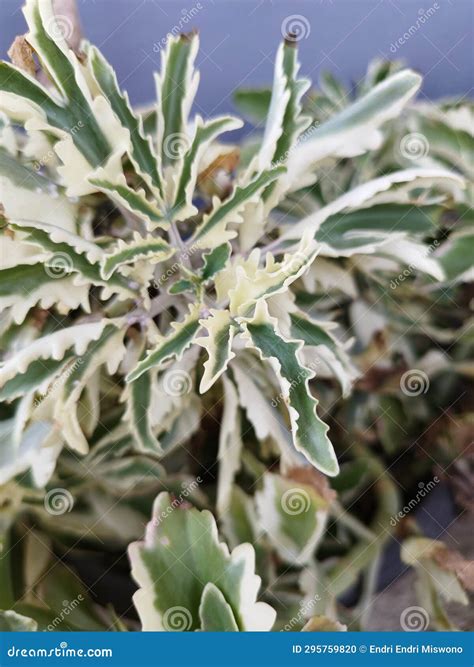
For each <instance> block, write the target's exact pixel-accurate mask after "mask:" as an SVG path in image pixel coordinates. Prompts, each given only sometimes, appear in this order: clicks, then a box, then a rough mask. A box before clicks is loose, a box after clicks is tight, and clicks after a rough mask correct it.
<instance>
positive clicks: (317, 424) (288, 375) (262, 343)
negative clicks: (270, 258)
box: [239, 300, 339, 476]
mask: <svg viewBox="0 0 474 667" xmlns="http://www.w3.org/2000/svg"><path fill="white" fill-rule="evenodd" d="M239 322H240V323H241V325H242V326H243V328H244V330H245V332H244V334H242V335H243V337H244V338H245V339H246V340H247V346H248V347H254V348H255V349H257V350H258V352H259V354H260V357H261V358H262V359H264V360H267V361H269V363H270V365H271V367H272V368H273V370H274V372H275V374H276V376H277V378H278V381H279V383H280V387H281V392H282V394H283V397H284V400H285V403H286V404H287V407H288V411H289V416H290V421H291V431H292V435H293V444H294V446H295V448H296V449H297V450H298V451H300V452H302V453H303V454H304V456H305V457H306V458H307V459H308V461H309V462H310V463H311V464H312V465H314V466H315V467H316V468H318V470H320V471H321V472H323V473H325V474H327V475H330V476H334V475H337V474H338V472H339V466H338V463H337V459H336V455H335V453H334V449H333V446H332V444H331V441H330V440H329V438H328V436H327V432H328V427H327V426H326V424H324V422H322V421H321V419H320V418H319V417H318V416H317V414H316V407H317V405H318V401H317V400H316V399H315V398H314V397H313V396H312V394H311V393H310V389H309V380H310V379H311V378H312V377H313V376H314V373H313V372H312V371H310V370H309V369H308V368H305V366H304V365H303V364H302V363H301V361H300V351H301V348H302V343H301V342H298V341H294V340H285V339H284V338H283V337H282V336H281V335H280V334H279V332H278V322H277V320H276V319H275V318H271V317H270V316H269V314H268V307H267V305H266V304H265V302H264V301H263V300H261V301H259V302H258V303H257V307H256V310H255V315H254V316H253V317H252V318H239Z"/></svg>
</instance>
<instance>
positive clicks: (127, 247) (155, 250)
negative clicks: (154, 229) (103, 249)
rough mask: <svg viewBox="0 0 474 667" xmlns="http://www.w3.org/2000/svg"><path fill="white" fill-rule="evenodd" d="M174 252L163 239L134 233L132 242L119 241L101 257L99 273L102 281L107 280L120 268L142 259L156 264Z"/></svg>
mask: <svg viewBox="0 0 474 667" xmlns="http://www.w3.org/2000/svg"><path fill="white" fill-rule="evenodd" d="M175 252H176V251H175V249H174V248H172V247H171V246H170V245H169V244H168V243H167V242H166V241H164V240H163V239H160V238H157V237H156V236H147V237H145V238H144V237H143V236H140V234H138V232H136V233H135V235H134V237H133V241H129V242H126V241H121V240H119V241H118V243H117V246H116V248H115V249H113V250H112V252H107V253H106V254H105V255H103V257H102V262H101V268H100V272H101V275H102V277H103V278H104V280H108V279H109V278H110V277H111V276H112V275H113V274H114V273H115V271H117V269H118V268H120V267H121V266H124V265H126V264H135V262H138V261H139V260H143V259H144V260H147V261H148V262H150V263H151V264H157V263H159V262H164V261H165V260H167V259H169V258H170V257H172V256H173V255H174V253H175Z"/></svg>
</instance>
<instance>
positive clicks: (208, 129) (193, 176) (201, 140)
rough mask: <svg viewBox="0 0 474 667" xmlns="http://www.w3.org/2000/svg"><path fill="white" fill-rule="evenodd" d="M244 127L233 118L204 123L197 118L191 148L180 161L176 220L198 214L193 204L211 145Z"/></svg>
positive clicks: (176, 195)
mask: <svg viewBox="0 0 474 667" xmlns="http://www.w3.org/2000/svg"><path fill="white" fill-rule="evenodd" d="M241 127H242V122H241V121H240V120H239V119H238V118H234V117H232V116H223V117H221V118H215V119H213V120H210V121H207V122H204V121H203V120H202V118H201V117H200V116H196V118H195V121H194V130H193V135H192V139H191V141H190V146H189V148H188V149H187V150H186V152H185V153H184V155H183V157H182V159H181V160H180V161H179V170H178V175H177V176H176V191H175V194H174V203H173V214H174V217H175V218H176V219H184V218H187V217H191V216H192V215H195V214H196V213H197V209H196V207H195V206H194V204H193V203H192V200H193V195H194V191H195V188H196V182H197V177H198V172H199V166H200V163H201V160H202V158H203V156H204V154H205V153H206V151H207V150H208V148H209V146H210V145H211V143H212V142H213V141H214V140H215V139H216V138H217V137H218V136H219V135H220V134H222V133H223V132H231V131H232V130H238V129H239V128H241Z"/></svg>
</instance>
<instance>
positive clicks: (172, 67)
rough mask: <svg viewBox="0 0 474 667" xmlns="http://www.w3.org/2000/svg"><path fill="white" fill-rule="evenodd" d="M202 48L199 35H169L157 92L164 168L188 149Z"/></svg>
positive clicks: (160, 144)
mask: <svg viewBox="0 0 474 667" xmlns="http://www.w3.org/2000/svg"><path fill="white" fill-rule="evenodd" d="M198 48H199V37H198V35H197V33H190V34H188V35H179V36H177V37H174V36H171V35H170V36H169V37H168V38H167V42H166V48H165V49H164V50H163V51H162V52H161V73H160V74H155V82H156V91H157V98H158V102H157V113H156V125H157V143H158V150H159V152H160V155H161V161H162V164H163V166H164V167H166V166H168V165H172V164H173V163H174V162H176V160H177V159H179V157H181V155H182V154H183V153H184V152H185V150H187V148H188V146H189V144H190V139H189V135H188V131H187V123H188V116H189V112H190V110H191V106H192V103H193V101H194V97H195V95H196V90H197V87H198V84H199V73H198V72H196V71H195V69H194V61H195V59H196V55H197V52H198Z"/></svg>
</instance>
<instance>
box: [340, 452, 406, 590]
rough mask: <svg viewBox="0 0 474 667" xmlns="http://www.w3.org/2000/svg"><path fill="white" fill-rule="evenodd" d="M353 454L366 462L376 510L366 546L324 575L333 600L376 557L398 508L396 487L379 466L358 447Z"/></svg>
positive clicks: (358, 545)
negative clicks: (375, 498) (371, 479)
mask: <svg viewBox="0 0 474 667" xmlns="http://www.w3.org/2000/svg"><path fill="white" fill-rule="evenodd" d="M357 453H358V454H360V455H361V456H364V458H365V459H366V460H367V465H368V467H369V472H370V473H371V475H372V477H373V478H374V479H375V480H376V481H375V482H374V487H375V492H376V496H377V501H378V502H377V506H378V508H377V512H376V514H375V517H374V519H373V521H372V523H371V525H370V528H369V530H370V531H371V532H372V533H373V534H374V537H373V539H372V540H371V541H370V542H367V539H364V540H363V541H361V542H358V543H357V544H356V545H355V546H354V547H353V548H352V549H351V550H350V551H349V552H348V553H347V554H346V556H344V557H343V558H341V559H340V560H339V562H338V564H337V565H336V566H335V567H333V568H332V569H331V570H330V571H329V572H328V574H327V578H328V584H329V586H328V588H329V591H330V592H331V593H332V595H334V596H338V595H341V593H343V592H344V591H346V590H347V589H348V588H349V587H350V586H352V585H353V584H354V583H356V581H357V579H358V577H359V574H360V573H361V572H362V571H363V570H365V568H366V567H368V566H369V565H370V563H371V562H372V561H373V560H374V559H375V558H376V557H377V555H378V554H379V552H380V551H381V549H382V547H383V546H384V544H385V543H386V542H387V540H388V539H389V537H390V535H391V531H392V530H393V528H392V527H391V525H390V519H391V518H392V517H393V516H394V515H395V514H396V513H397V511H398V507H399V494H398V490H397V487H396V485H395V484H394V482H393V481H392V479H391V477H390V475H389V474H387V472H386V470H385V467H384V466H383V465H382V463H381V462H380V461H379V460H378V459H377V458H375V457H374V456H373V454H370V453H369V452H367V451H366V450H365V449H364V448H362V447H358V448H357Z"/></svg>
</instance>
